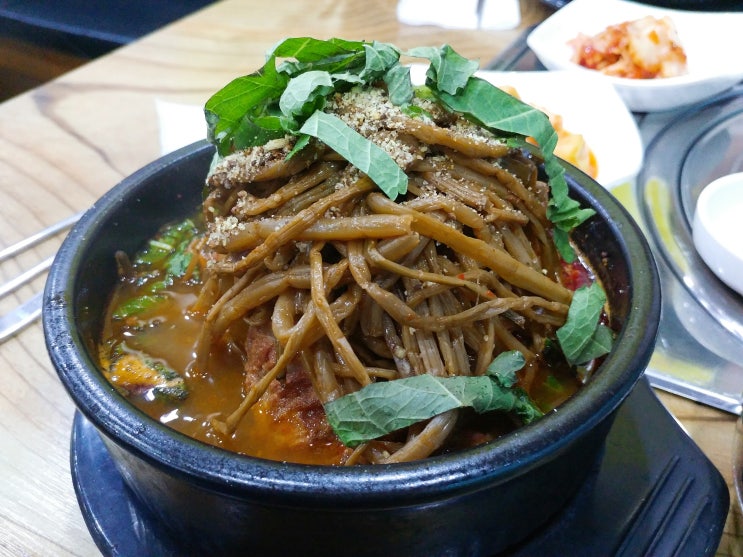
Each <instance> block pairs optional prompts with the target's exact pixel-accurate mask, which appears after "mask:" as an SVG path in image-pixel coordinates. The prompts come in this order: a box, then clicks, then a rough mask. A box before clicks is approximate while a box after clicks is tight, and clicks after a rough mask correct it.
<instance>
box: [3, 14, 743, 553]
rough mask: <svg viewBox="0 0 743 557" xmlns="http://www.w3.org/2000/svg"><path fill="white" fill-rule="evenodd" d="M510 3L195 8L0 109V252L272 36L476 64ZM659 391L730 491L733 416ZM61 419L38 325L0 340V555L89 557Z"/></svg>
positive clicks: (83, 196) (732, 548) (135, 162)
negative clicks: (491, 25) (434, 53)
mask: <svg viewBox="0 0 743 557" xmlns="http://www.w3.org/2000/svg"><path fill="white" fill-rule="evenodd" d="M521 4H522V22H521V26H520V27H519V28H518V29H511V30H500V31H493V30H443V29H440V28H436V27H430V26H422V27H417V26H408V25H403V24H401V23H399V22H398V21H397V19H396V12H395V0H315V1H309V0H296V1H292V2H276V1H273V2H270V1H268V0H223V1H222V2H218V3H216V4H214V5H212V6H210V7H208V8H206V9H204V10H202V11H199V12H196V13H195V14H193V15H191V16H188V17H186V18H185V19H183V20H180V21H178V22H175V23H174V24H172V25H170V26H168V27H165V28H163V29H161V30H159V31H157V32H155V33H153V34H152V35H149V36H146V37H144V38H143V39H141V40H139V41H137V42H135V43H133V44H131V45H128V46H126V47H123V48H121V49H119V50H116V51H114V52H112V53H110V54H108V55H106V56H103V57H102V58H100V59H97V60H95V61H93V62H91V63H88V64H86V65H84V66H82V67H80V68H78V69H76V70H73V71H71V72H69V73H67V74H65V75H63V76H62V77H60V78H58V79H56V80H55V81H52V82H50V83H48V84H45V85H43V86H41V87H39V88H37V89H34V90H31V91H29V92H27V93H25V94H22V95H20V96H18V97H15V98H12V99H10V100H8V101H6V102H4V103H2V104H0V247H2V246H6V245H9V244H11V243H13V242H15V241H17V240H20V239H22V238H24V237H26V236H28V235H30V234H32V233H34V232H36V231H38V230H40V229H42V228H44V227H46V226H48V225H50V224H52V223H54V222H56V221H58V220H60V219H62V218H64V217H67V216H69V215H71V214H73V213H75V212H77V211H80V210H83V209H85V208H87V207H89V206H90V205H91V204H92V203H93V202H94V201H95V200H96V199H97V198H98V197H99V196H101V195H102V194H103V193H104V192H106V191H107V190H108V189H110V188H111V187H112V186H114V185H115V184H116V183H118V182H119V181H120V180H121V179H122V178H124V177H125V176H127V175H128V174H131V173H132V172H134V171H135V170H137V169H139V168H140V167H142V166H144V165H145V164H147V163H148V162H150V161H152V160H154V159H155V158H157V157H158V156H159V155H160V143H159V136H158V134H159V128H158V120H157V112H156V106H157V103H158V102H160V101H169V102H175V103H186V104H197V105H203V103H204V102H205V101H206V100H207V98H208V97H209V96H210V95H211V94H212V93H213V92H214V91H215V90H217V89H218V88H220V87H221V86H222V85H224V84H225V83H227V82H228V81H229V80H231V79H232V78H233V77H236V76H237V75H242V74H244V73H248V72H249V71H252V70H253V69H255V68H257V67H258V66H260V65H261V64H262V63H263V60H264V53H265V51H266V50H267V49H269V48H270V47H271V46H273V45H274V44H275V43H277V42H278V41H279V40H280V39H282V38H284V37H286V36H302V35H313V36H317V37H322V38H329V37H332V36H338V37H343V38H348V39H367V40H372V39H374V40H382V41H387V42H392V43H395V44H397V45H398V46H400V47H403V48H407V47H412V46H418V45H424V44H431V45H439V44H443V43H450V44H452V45H453V46H454V47H455V48H456V49H457V50H458V51H459V52H460V53H462V54H463V55H465V56H467V57H470V58H479V59H480V60H481V61H482V62H483V64H484V63H487V62H488V61H489V60H490V59H491V58H493V57H494V56H495V55H496V54H497V53H498V52H499V51H501V50H502V49H503V48H505V47H506V46H508V45H509V44H510V43H511V42H512V41H513V40H515V39H516V38H517V37H518V35H519V34H520V33H521V32H522V30H523V29H524V28H526V27H527V26H529V25H531V24H534V23H536V22H539V21H541V20H542V19H543V18H544V17H546V16H547V15H549V13H551V11H550V9H549V8H547V7H545V6H544V5H543V4H541V3H539V2H537V1H536V0H522V2H521ZM0 56H2V53H0ZM59 240H60V239H57V240H55V241H52V242H49V243H47V244H45V245H42V246H39V247H37V248H35V249H33V250H31V251H30V252H29V253H26V254H24V255H23V256H22V257H19V258H18V259H17V260H14V261H9V262H6V263H3V264H2V266H0V279H2V280H7V279H8V278H10V277H12V276H14V275H15V274H16V273H17V272H19V271H20V270H21V269H22V268H26V267H28V266H30V265H31V264H33V263H34V262H35V261H36V260H37V259H38V258H40V257H42V256H45V255H49V254H52V253H54V251H55V249H56V248H57V246H58V244H59ZM42 286H43V277H40V278H39V279H38V280H36V281H35V282H34V283H33V284H32V285H31V286H29V287H24V288H23V289H21V290H20V291H18V292H17V293H15V295H13V296H11V297H10V298H8V299H4V300H2V301H0V312H4V311H6V310H7V309H9V308H10V307H12V306H13V305H14V304H15V303H17V302H18V301H19V300H23V299H25V298H27V297H28V296H29V295H30V294H31V293H32V292H34V291H37V290H39V289H40V288H42ZM660 396H661V400H662V401H663V403H664V404H665V405H666V406H667V407H668V408H669V410H670V411H671V412H672V413H673V415H674V416H675V417H676V418H677V419H678V420H679V421H680V422H681V424H682V425H683V426H684V427H685V428H686V430H687V431H688V432H689V434H690V435H691V436H692V437H693V438H694V440H695V441H696V442H697V443H698V444H699V445H700V447H701V448H702V450H703V451H704V452H705V453H706V454H707V456H708V457H709V458H710V459H711V460H712V462H713V463H714V464H715V466H716V467H717V468H718V469H719V470H720V471H721V472H722V474H723V475H724V477H725V478H726V480H727V482H728V484H729V485H730V484H732V474H731V466H732V447H733V436H734V429H735V420H734V418H733V416H730V415H728V414H724V413H722V412H718V411H715V410H713V409H710V408H706V407H703V406H700V405H697V404H694V403H692V402H689V401H687V400H683V399H679V398H677V397H674V396H672V395H667V394H661V395H660ZM73 413H74V408H73V405H72V403H71V401H70V399H69V398H68V396H67V394H66V392H65V391H64V389H63V388H62V386H61V384H60V382H59V380H58V379H57V376H56V374H55V372H54V370H53V368H52V366H51V363H50V362H49V359H48V357H47V354H46V348H45V345H44V340H43V337H42V330H41V326H40V325H39V324H35V325H33V326H31V327H30V328H28V329H26V330H25V331H23V332H22V333H21V334H20V335H18V336H17V337H15V338H13V339H11V340H9V341H7V342H5V343H3V344H1V345H0V555H3V556H13V557H16V556H47V555H48V556H54V557H65V556H93V555H98V554H99V552H98V550H97V548H96V546H95V544H94V543H93V541H92V538H91V536H90V534H89V533H88V531H87V529H86V526H85V524H84V522H83V519H82V516H81V513H80V510H79V508H78V505H77V501H76V498H75V494H74V491H73V487H72V483H71V479H70V465H69V454H70V453H69V445H70V431H71V424H72V418H73ZM731 495H732V488H731ZM733 501H734V499H733ZM742 523H743V520H742V519H741V514H740V512H739V511H737V510H735V505H734V504H733V505H731V512H730V515H729V517H728V521H727V524H726V526H725V533H724V536H723V539H722V543H721V545H720V548H719V550H718V555H719V556H730V555H734V556H741V555H743V549H742V548H743V542H742V539H743V532H742V530H743V526H742Z"/></svg>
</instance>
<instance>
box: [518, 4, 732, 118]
mask: <svg viewBox="0 0 743 557" xmlns="http://www.w3.org/2000/svg"><path fill="white" fill-rule="evenodd" d="M648 15H651V16H654V17H662V16H668V17H670V18H671V20H672V21H673V23H674V25H675V27H676V29H677V31H678V35H679V40H680V42H681V46H682V47H683V49H684V51H685V52H686V55H687V64H688V70H689V71H688V73H687V74H686V75H683V76H678V77H666V78H657V79H630V78H622V77H613V76H607V75H604V74H602V73H600V72H598V71H595V70H589V69H586V68H583V67H581V66H580V65H578V64H575V63H574V62H572V61H571V58H572V56H573V49H572V47H571V46H570V45H569V44H568V41H570V40H572V39H574V38H575V37H576V36H578V34H580V33H583V34H585V35H595V34H597V33H600V32H601V31H603V30H604V29H606V27H607V26H609V25H614V24H619V23H623V22H625V21H633V20H636V19H640V18H642V17H645V16H648ZM741 29H743V12H695V11H685V10H673V9H667V8H659V7H656V6H651V5H647V4H640V3H637V2H628V1H626V0H572V1H571V2H570V3H569V4H567V5H566V6H565V7H564V8H561V9H560V10H558V11H557V12H555V13H554V14H553V15H552V16H550V17H549V18H547V19H546V20H545V21H543V22H542V23H541V24H540V25H539V26H537V27H536V28H535V29H534V30H533V31H532V32H531V33H530V34H529V36H528V38H527V44H528V45H529V48H531V50H532V51H534V53H535V54H536V56H537V58H539V60H540V62H542V64H544V66H545V67H546V68H547V69H549V70H571V71H574V72H576V73H583V74H589V75H592V76H594V77H596V78H597V79H600V80H602V81H606V82H608V83H610V84H611V85H613V86H614V88H615V89H616V91H617V92H618V93H619V95H620V96H621V98H622V99H624V102H625V103H626V104H627V107H628V108H629V109H630V110H632V111H633V112H656V111H661V110H670V109H674V108H679V107H682V106H686V105H689V104H693V103H695V102H699V101H702V100H704V99H706V98H709V97H712V96H714V95H716V94H718V93H720V92H722V91H724V90H726V89H728V88H730V87H732V86H733V85H735V84H736V83H737V82H739V81H740V80H741V79H743V57H741V56H739V55H738V53H740V52H743V33H742V32H741Z"/></svg>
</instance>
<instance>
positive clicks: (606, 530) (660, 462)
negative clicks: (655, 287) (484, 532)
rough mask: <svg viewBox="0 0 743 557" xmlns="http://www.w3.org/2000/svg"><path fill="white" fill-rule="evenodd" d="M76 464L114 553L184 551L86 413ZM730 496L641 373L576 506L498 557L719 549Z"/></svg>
mask: <svg viewBox="0 0 743 557" xmlns="http://www.w3.org/2000/svg"><path fill="white" fill-rule="evenodd" d="M70 461H71V469H72V480H73V484H74V486H75V492H76V494H77V498H78V502H79V504H80V507H81V510H82V514H83V517H84V519H85V522H86V524H87V526H88V529H89V530H90V533H91V535H92V536H93V539H94V540H95V542H96V544H97V545H98V548H99V549H100V550H101V552H102V553H103V554H104V555H105V556H124V555H153V556H154V555H156V556H158V557H171V556H172V557H175V556H178V555H182V554H183V553H184V549H185V548H182V547H179V544H178V542H177V540H173V539H171V538H169V537H168V536H167V535H166V534H164V533H163V532H161V531H160V527H159V525H158V523H157V521H156V520H155V519H153V518H152V516H151V515H150V514H149V513H148V512H147V511H146V510H145V509H143V508H142V507H141V505H139V504H138V503H137V502H136V499H135V498H134V497H133V495H132V494H131V492H130V491H129V490H128V488H126V486H125V485H124V482H123V480H122V478H121V476H120V475H119V473H118V471H117V469H116V468H115V466H114V464H113V461H112V460H111V458H110V456H109V454H108V451H107V450H106V448H105V446H104V445H103V442H102V440H101V438H100V436H99V435H98V432H97V431H96V429H95V428H94V427H93V426H92V425H91V424H90V422H88V421H87V420H86V419H85V418H84V417H83V416H82V415H81V414H79V413H77V414H76V415H75V419H74V423H73V430H72V439H71V451H70ZM588 465H590V463H589V464H588ZM729 502H730V501H729V494H728V488H727V485H726V484H725V481H724V479H723V478H722V476H721V475H720V473H719V472H718V471H717V469H716V468H715V467H714V466H713V465H712V463H711V462H709V460H708V459H707V458H706V457H705V456H704V454H703V453H702V452H701V451H700V450H699V448H698V447H697V446H696V445H695V444H694V443H693V441H692V440H691V439H690V438H689V437H688V436H687V435H686V434H685V433H684V432H683V430H682V429H681V428H680V427H679V426H678V424H677V423H676V422H675V421H674V419H673V418H672V417H671V416H670V415H669V414H668V412H667V411H666V410H665V408H664V407H663V406H662V405H661V403H660V402H659V401H658V399H657V398H656V397H655V395H654V394H653V392H652V390H651V389H650V386H649V384H648V383H647V381H646V380H645V379H642V380H641V381H640V382H639V383H638V385H637V386H636V387H635V389H634V390H633V392H632V394H631V395H630V396H629V397H628V398H627V400H626V402H625V403H624V405H623V406H622V408H620V410H619V413H618V414H617V417H616V420H615V422H614V424H613V426H612V429H611V431H610V432H609V435H608V437H607V439H606V448H605V452H604V455H603V458H602V459H601V461H600V462H599V463H598V464H597V465H595V466H594V469H593V470H591V472H590V473H589V475H588V479H587V480H586V482H585V483H584V484H583V486H582V487H581V488H580V490H579V491H578V493H577V494H576V495H575V497H574V498H573V499H572V500H571V501H570V503H569V504H568V505H567V507H565V508H564V509H563V510H562V511H561V512H560V513H559V514H558V515H557V516H556V517H555V518H554V519H553V520H552V521H551V522H549V523H548V524H547V525H546V526H545V527H543V528H541V529H540V530H539V531H538V532H536V533H535V534H534V535H533V536H532V537H530V538H529V539H528V540H526V541H525V542H524V543H522V544H519V545H518V546H517V547H513V548H511V550H510V551H508V552H506V553H504V554H502V555H500V556H499V557H528V556H533V555H541V556H543V557H550V556H564V555H571V556H573V557H581V556H586V557H588V556H595V555H604V556H607V557H610V556H615V557H630V556H637V555H655V556H663V555H676V556H688V557H704V556H707V555H709V556H711V555H714V553H715V551H716V549H717V546H718V544H719V541H720V537H721V536H722V529H723V526H724V523H725V518H726V516H727V512H728V506H729ZM494 527H497V525H494Z"/></svg>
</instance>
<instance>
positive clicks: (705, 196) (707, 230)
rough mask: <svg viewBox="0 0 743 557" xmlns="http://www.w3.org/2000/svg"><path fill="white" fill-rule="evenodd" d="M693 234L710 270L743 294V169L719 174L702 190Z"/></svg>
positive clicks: (696, 245)
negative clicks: (718, 176) (723, 174)
mask: <svg viewBox="0 0 743 557" xmlns="http://www.w3.org/2000/svg"><path fill="white" fill-rule="evenodd" d="M692 236H693V238H694V247H695V248H696V250H697V252H698V253H699V256H700V257H701V258H702V260H703V261H704V262H705V263H706V264H707V266H708V267H709V268H710V270H711V271H712V272H713V273H715V275H717V276H718V277H719V279H720V280H721V281H723V282H724V283H725V284H727V285H728V286H729V287H730V288H732V289H733V290H735V291H736V292H738V293H739V294H741V295H743V241H742V240H743V172H739V173H736V174H728V175H726V176H723V177H721V178H718V179H717V180H715V181H713V182H712V183H711V184H709V185H708V186H707V187H706V188H704V189H703V190H702V193H701V194H699V199H698V200H697V205H696V211H695V212H694V222H693V225H692Z"/></svg>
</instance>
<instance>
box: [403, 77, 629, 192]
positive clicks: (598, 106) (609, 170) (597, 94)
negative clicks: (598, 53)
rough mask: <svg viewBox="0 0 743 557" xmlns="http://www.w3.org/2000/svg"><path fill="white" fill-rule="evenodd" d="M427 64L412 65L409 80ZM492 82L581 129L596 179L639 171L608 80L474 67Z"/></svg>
mask: <svg viewBox="0 0 743 557" xmlns="http://www.w3.org/2000/svg"><path fill="white" fill-rule="evenodd" d="M426 68H427V66H425V65H419V64H416V65H413V66H412V67H411V78H412V79H413V82H414V83H423V82H424V81H425V72H426ZM477 75H478V76H479V77H482V78H483V79H486V80H488V81H490V82H491V83H492V84H494V85H499V86H510V87H513V88H514V89H515V90H516V92H517V93H518V95H519V97H520V98H521V100H523V101H524V102H525V103H528V104H531V105H532V106H535V107H538V108H540V109H542V110H546V111H549V112H551V113H553V114H556V115H559V116H561V117H562V120H563V127H564V128H565V129H566V130H568V131H569V132H571V133H576V134H581V135H582V136H583V138H584V139H585V141H586V144H587V145H588V148H589V149H591V150H592V151H593V154H594V156H595V157H596V162H597V165H598V174H597V176H596V181H597V182H598V183H599V184H601V185H602V186H604V187H605V188H607V189H609V190H610V189H612V188H614V187H616V186H619V185H621V184H625V183H627V182H630V181H631V180H633V179H634V178H635V176H636V175H637V173H638V172H639V171H640V168H641V167H642V162H643V145H642V140H641V138H640V133H639V131H638V130H637V124H636V123H635V120H634V118H633V117H632V114H630V112H629V111H628V110H627V107H626V106H625V105H624V103H623V102H622V99H621V98H620V97H619V95H618V94H617V92H616V91H615V90H614V89H613V88H612V86H611V85H610V84H609V83H606V82H605V81H603V80H597V79H593V78H592V77H591V76H589V75H584V74H579V73H576V72H539V71H537V72H495V71H480V72H478V73H477Z"/></svg>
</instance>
